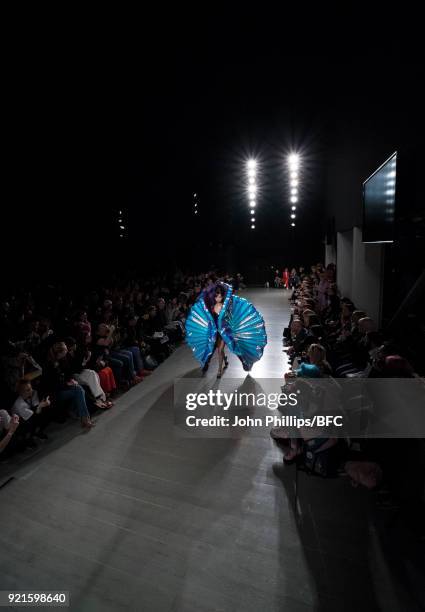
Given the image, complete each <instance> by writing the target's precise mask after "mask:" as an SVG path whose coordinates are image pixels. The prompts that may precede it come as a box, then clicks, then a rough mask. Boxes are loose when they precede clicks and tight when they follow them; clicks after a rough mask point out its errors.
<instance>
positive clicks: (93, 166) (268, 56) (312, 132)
mask: <svg viewBox="0 0 425 612" xmlns="http://www.w3.org/2000/svg"><path fill="white" fill-rule="evenodd" d="M386 13H387V12H386ZM109 17H112V16H111V15H110V16H109ZM330 17H332V19H333V20H336V24H337V25H333V24H332V23H331V22H330ZM112 21H113V20H112ZM62 25H63V24H62ZM68 30H69V28H68V29H67V28H63V27H60V28H58V29H57V30H55V31H54V33H53V32H52V31H50V32H49V35H48V36H43V35H41V34H40V35H39V36H36V37H35V38H36V39H35V40H34V42H33V38H31V41H30V44H26V45H24V46H23V51H22V50H21V53H20V54H17V55H16V57H14V60H17V62H16V64H14V65H13V66H12V64H11V68H10V76H11V86H10V88H9V91H8V102H10V113H9V116H8V118H9V122H8V127H10V128H11V129H10V140H8V143H7V161H6V164H5V170H6V173H5V174H6V184H7V185H9V184H10V189H9V190H8V195H7V197H6V205H5V214H4V217H3V220H4V223H3V231H2V235H3V239H2V247H3V248H4V250H5V257H6V258H7V262H8V263H7V265H6V266H5V275H6V276H10V277H11V278H12V279H15V278H16V277H17V276H18V277H19V276H21V275H24V276H25V275H27V276H29V277H30V278H31V279H34V278H35V277H40V278H50V277H52V278H55V277H58V276H59V277H61V278H71V279H72V278H76V277H77V276H78V275H79V276H80V277H81V276H84V275H85V276H86V277H87V278H90V276H91V274H93V270H96V272H97V273H98V274H100V273H101V272H102V273H104V272H105V271H108V270H110V269H112V268H113V269H120V267H123V266H124V267H125V268H126V269H131V268H132V267H135V268H137V267H138V268H140V269H141V270H142V271H146V273H149V272H150V271H152V270H154V269H170V268H172V267H174V266H175V265H180V266H184V267H187V268H191V269H200V270H202V269H205V268H206V267H209V266H211V265H212V264H215V265H217V266H219V267H222V268H228V269H229V270H230V271H232V272H236V271H242V272H244V273H245V275H246V277H247V280H248V281H250V280H251V281H252V282H257V281H259V280H262V279H263V278H264V274H265V272H264V271H265V270H266V269H268V268H269V267H270V265H271V264H272V265H276V266H278V267H282V266H286V265H287V266H292V265H300V264H310V263H311V262H313V261H318V260H323V259H324V242H325V238H326V230H327V228H329V227H330V226H332V227H334V228H335V230H343V229H347V228H350V227H352V225H353V224H361V211H362V202H361V184H362V181H363V180H364V179H365V178H367V176H369V174H370V173H371V172H373V170H374V169H375V168H376V167H377V166H378V165H380V164H381V163H382V161H384V159H386V158H387V157H388V156H389V155H390V154H391V153H392V152H393V151H394V150H395V149H399V150H402V151H403V152H406V154H407V153H408V154H409V155H410V156H411V157H412V158H413V159H414V160H415V159H416V160H417V159H418V156H419V155H420V147H422V139H421V137H420V136H419V134H420V131H421V128H422V112H423V111H422V108H423V96H422V92H421V81H422V76H423V63H422V57H421V55H420V53H419V51H418V50H417V49H415V48H414V43H415V34H414V31H413V30H412V28H411V24H408V27H407V28H405V26H404V24H403V23H402V20H401V19H396V20H395V21H394V22H393V23H392V24H389V25H387V24H385V21H384V17H383V15H382V14H381V15H378V17H377V19H374V18H373V17H372V15H371V13H370V10H367V11H366V9H363V8H362V7H361V6H357V7H356V8H349V9H347V10H346V11H342V10H339V11H332V13H330V14H329V15H328V14H324V13H323V12H322V11H321V10H319V9H317V8H316V9H315V11H312V10H309V11H308V18H307V16H306V14H305V11H302V10H300V11H299V12H298V13H289V12H285V11H283V12H280V13H273V12H271V11H269V12H266V11H264V14H263V13H261V12H260V11H259V10H258V8H257V9H255V10H251V9H248V8H246V7H245V9H244V10H241V11H238V12H236V11H235V14H230V12H229V10H227V11H219V10H217V11H215V12H214V13H213V14H209V15H206V16H205V17H202V16H200V15H195V14H193V13H183V12H182V11H181V10H179V12H176V13H175V14H171V13H169V12H167V13H166V14H162V15H159V16H158V15H156V16H151V15H148V14H145V15H141V16H137V18H136V17H135V16H131V15H128V16H127V17H126V19H125V20H124V22H117V23H115V24H114V25H111V24H110V23H108V25H107V26H106V25H105V22H104V21H103V19H102V16H98V19H97V18H95V19H94V20H93V19H90V20H82V21H79V22H78V27H77V28H76V30H74V31H72V28H71V32H69V31H68ZM403 32H404V33H406V32H407V33H408V34H409V44H408V45H406V44H405V43H403V42H402V34H403ZM24 38H25V37H24ZM26 42H27V43H28V41H26ZM17 47H18V45H16V48H17ZM13 54H14V53H13V52H11V55H13ZM291 150H296V151H299V152H300V153H301V155H302V159H303V178H302V192H301V193H302V195H301V201H300V205H299V207H298V213H299V214H298V218H297V226H296V228H291V227H290V222H289V206H288V203H287V198H286V184H285V181H284V178H285V170H286V168H285V160H286V155H287V153H288V152H290V151H291ZM252 156H254V157H255V158H256V159H257V160H258V162H259V167H260V185H261V193H260V196H259V197H258V204H257V215H256V217H257V224H256V225H257V227H256V230H255V231H251V230H250V227H249V226H250V224H249V222H248V218H249V212H248V211H249V209H248V205H247V199H246V195H245V193H244V172H245V163H246V160H247V159H248V158H249V157H252ZM194 192H196V193H197V194H198V195H199V211H200V213H199V215H198V216H197V217H195V215H194V214H193V199H192V194H193V193H194ZM400 206H401V208H399V212H400V211H402V212H403V215H405V216H406V215H407V217H408V218H409V215H410V216H413V215H414V214H416V215H417V214H418V210H419V211H420V210H422V209H423V199H422V197H421V195H420V192H419V190H417V189H416V188H415V189H413V188H412V192H411V196H409V197H406V198H405V200H404V201H403V203H401V204H400ZM119 210H122V211H123V215H124V217H125V226H126V230H125V232H124V234H125V235H124V238H120V237H119V233H120V232H119V229H118V221H117V219H118V211H119ZM417 227H418V226H415V228H417ZM409 231H410V230H408V231H407V234H408V235H409ZM415 232H416V233H418V232H417V231H416V229H415ZM421 232H423V224H422V229H421V230H420V232H419V233H421ZM409 240H410V239H409ZM421 246H423V244H422V243H421ZM415 248H416V247H415ZM418 253H419V252H418ZM418 253H417V254H415V257H416V260H417V259H418V258H420V254H418ZM22 262H23V263H22Z"/></svg>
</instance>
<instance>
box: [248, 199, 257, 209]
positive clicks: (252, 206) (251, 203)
mask: <svg viewBox="0 0 425 612" xmlns="http://www.w3.org/2000/svg"><path fill="white" fill-rule="evenodd" d="M249 205H250V207H251V208H255V206H256V205H255V200H252V202H250V203H249Z"/></svg>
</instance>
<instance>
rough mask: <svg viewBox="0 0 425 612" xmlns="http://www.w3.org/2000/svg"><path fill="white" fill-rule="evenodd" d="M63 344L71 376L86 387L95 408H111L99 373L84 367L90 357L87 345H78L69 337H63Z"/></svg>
mask: <svg viewBox="0 0 425 612" xmlns="http://www.w3.org/2000/svg"><path fill="white" fill-rule="evenodd" d="M65 344H66V347H67V349H68V354H67V360H68V367H69V370H70V371H71V374H72V376H73V377H74V378H75V380H76V381H77V382H78V383H79V384H80V385H83V386H86V387H87V388H88V390H89V391H90V394H91V396H92V398H93V400H94V403H95V405H96V406H97V408H101V409H105V408H111V406H112V402H109V401H107V399H106V394H105V392H104V391H103V389H102V386H101V384H100V378H99V374H98V373H97V372H96V371H95V370H92V369H91V368H87V367H86V366H87V364H88V363H89V361H90V358H91V353H90V351H89V350H88V347H87V346H86V345H79V346H78V345H77V342H76V340H75V339H74V338H71V337H68V338H66V339H65Z"/></svg>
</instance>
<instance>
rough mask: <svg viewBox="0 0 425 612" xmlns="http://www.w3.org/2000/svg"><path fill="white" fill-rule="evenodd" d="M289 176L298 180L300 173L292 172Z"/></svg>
mask: <svg viewBox="0 0 425 612" xmlns="http://www.w3.org/2000/svg"><path fill="white" fill-rule="evenodd" d="M289 176H290V177H291V179H294V180H296V179H297V178H298V172H297V171H296V170H291V172H290V173H289Z"/></svg>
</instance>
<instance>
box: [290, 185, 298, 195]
mask: <svg viewBox="0 0 425 612" xmlns="http://www.w3.org/2000/svg"><path fill="white" fill-rule="evenodd" d="M291 195H293V196H296V195H298V189H297V188H296V187H293V188H292V189H291Z"/></svg>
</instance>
